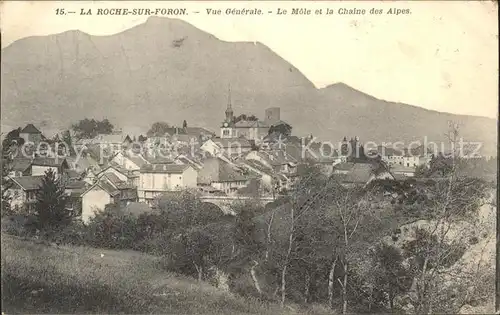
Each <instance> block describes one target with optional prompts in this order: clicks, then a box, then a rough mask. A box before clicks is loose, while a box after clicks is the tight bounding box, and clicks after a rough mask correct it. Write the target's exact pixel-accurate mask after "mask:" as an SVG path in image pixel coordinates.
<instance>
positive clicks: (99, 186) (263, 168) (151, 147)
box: [8, 102, 428, 222]
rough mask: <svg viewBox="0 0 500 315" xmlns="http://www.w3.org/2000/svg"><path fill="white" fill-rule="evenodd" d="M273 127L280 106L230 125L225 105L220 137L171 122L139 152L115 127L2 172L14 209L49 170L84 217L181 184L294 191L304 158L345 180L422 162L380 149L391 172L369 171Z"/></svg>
mask: <svg viewBox="0 0 500 315" xmlns="http://www.w3.org/2000/svg"><path fill="white" fill-rule="evenodd" d="M279 124H286V123H285V122H284V121H282V120H280V110H279V108H270V109H268V110H266V112H265V119H264V121H260V120H255V119H253V120H252V121H245V120H240V121H237V122H235V118H234V115H233V111H232V108H231V104H230V102H229V103H228V105H227V109H226V112H225V119H224V121H223V122H222V124H221V128H220V135H216V134H215V133H212V132H210V131H208V130H206V129H204V128H193V127H190V128H188V127H183V128H177V127H172V128H169V130H167V131H166V132H165V135H163V136H154V137H149V138H147V139H142V144H143V145H142V147H141V148H140V150H139V149H137V148H134V146H133V141H132V139H131V137H130V136H128V135H125V134H123V133H119V132H117V133H113V134H107V135H98V136H97V137H96V138H94V139H90V140H89V139H86V140H83V141H76V142H75V144H74V145H75V149H74V150H71V152H72V153H73V154H67V155H66V156H64V157H61V156H59V155H53V156H51V155H45V156H42V155H41V154H39V152H38V153H37V152H35V153H34V154H33V155H32V156H30V157H26V156H22V155H18V156H16V157H14V158H13V159H12V162H11V165H10V169H9V170H10V173H9V176H8V177H9V178H10V179H11V182H12V184H13V185H12V186H11V187H10V189H9V190H10V191H11V197H12V201H11V203H12V207H13V209H21V208H23V209H27V210H32V209H33V207H34V204H35V202H36V193H37V191H38V190H39V189H40V187H41V183H42V178H43V176H44V174H45V172H46V171H47V170H49V169H51V170H53V171H54V172H55V173H56V174H57V176H58V178H59V179H60V180H61V181H63V182H64V186H65V190H66V193H67V195H68V197H69V200H70V202H69V203H68V206H67V208H68V211H71V212H72V213H73V214H74V216H75V217H79V218H81V219H82V220H83V221H84V222H87V221H88V220H89V219H90V218H91V217H92V216H94V215H95V213H96V212H98V211H102V210H103V209H104V208H105V207H106V206H107V205H109V204H115V205H119V206H120V207H122V208H123V209H127V208H128V207H138V206H139V207H143V208H147V207H154V206H155V202H156V200H157V199H158V198H159V197H160V196H162V195H165V194H170V193H171V192H176V191H180V190H185V189H193V190H198V191H199V192H200V193H201V194H204V195H220V196H240V195H253V196H273V197H277V196H278V195H279V194H283V193H286V192H287V191H291V190H293V189H294V185H295V183H296V180H297V178H298V177H299V176H300V175H301V172H302V170H303V167H302V166H303V165H305V164H309V163H313V164H317V165H320V166H321V167H322V169H323V170H324V172H325V173H327V174H337V175H338V176H339V177H341V178H342V182H344V183H345V184H346V185H360V184H362V185H366V184H367V183H368V182H370V181H371V180H373V179H375V178H392V179H403V178H406V177H411V176H413V174H414V172H415V168H416V167H417V166H419V165H423V164H426V163H428V157H427V156H426V154H425V152H422V154H420V155H417V156H416V157H415V156H413V154H412V155H411V156H410V154H405V153H404V152H403V153H402V154H399V153H398V154H396V153H394V152H393V151H391V150H385V151H384V152H385V155H383V156H381V157H382V160H384V161H386V162H387V163H386V164H388V165H390V169H386V171H384V172H378V173H376V174H375V173H374V172H373V171H372V167H371V164H370V163H362V162H356V161H352V160H349V157H348V156H345V155H344V154H343V153H342V152H336V151H335V152H332V153H333V154H329V155H328V156H326V157H325V156H324V154H321V153H323V152H321V150H322V148H320V144H317V143H309V144H307V149H306V150H304V148H303V146H304V143H306V142H304V141H303V140H304V139H299V138H297V137H293V136H289V137H287V141H286V143H285V145H283V143H282V141H276V139H275V137H273V136H272V135H271V134H269V129H270V128H271V127H272V126H274V127H276V126H278V125H279ZM20 136H21V137H22V138H23V139H24V138H25V141H26V142H28V141H30V142H35V143H36V142H37V141H38V142H39V141H41V139H43V136H42V133H41V132H40V131H39V130H38V129H37V128H36V127H35V126H34V125H32V124H29V125H28V126H26V127H25V128H24V129H23V130H22V131H21V134H20ZM344 140H345V139H344ZM357 140H358V139H357V138H355V141H357ZM174 143H175V146H173V144H174ZM172 148H174V149H172ZM162 150H163V151H162ZM169 150H170V151H169ZM166 151H168V153H169V154H165V152H166ZM159 152H163V153H162V154H159ZM304 153H305V154H304Z"/></svg>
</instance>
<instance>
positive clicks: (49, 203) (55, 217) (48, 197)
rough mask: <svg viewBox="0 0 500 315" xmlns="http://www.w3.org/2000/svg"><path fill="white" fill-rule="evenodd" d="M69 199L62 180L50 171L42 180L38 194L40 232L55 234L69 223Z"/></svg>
mask: <svg viewBox="0 0 500 315" xmlns="http://www.w3.org/2000/svg"><path fill="white" fill-rule="evenodd" d="M66 203H67V198H66V194H65V191H64V186H63V185H62V183H61V181H60V179H59V178H58V177H57V175H56V173H55V172H54V171H53V170H52V169H49V170H48V171H47V172H45V176H44V177H43V178H42V184H41V186H40V189H39V190H38V192H37V194H36V216H37V218H38V225H39V230H41V231H42V230H43V231H47V232H51V231H52V232H55V231H57V230H58V229H59V228H62V227H64V226H65V225H66V224H68V223H69V221H70V219H71V217H70V214H69V212H68V211H67V210H66Z"/></svg>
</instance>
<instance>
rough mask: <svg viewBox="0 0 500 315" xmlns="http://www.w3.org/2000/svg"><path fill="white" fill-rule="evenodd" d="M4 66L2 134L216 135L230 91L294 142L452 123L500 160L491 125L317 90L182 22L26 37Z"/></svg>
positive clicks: (259, 50)
mask: <svg viewBox="0 0 500 315" xmlns="http://www.w3.org/2000/svg"><path fill="white" fill-rule="evenodd" d="M311 58H314V57H311ZM336 62H339V63H341V62H343V61H342V60H338V61H336ZM1 63H2V69H1V70H2V77H1V79H2V80H1V81H2V88H1V101H2V126H4V127H5V126H12V127H18V126H23V125H24V124H26V123H29V122H33V123H35V125H44V126H48V127H49V128H67V127H68V126H69V125H70V124H71V123H74V122H76V121H78V120H80V119H83V118H86V117H87V118H96V119H102V118H108V119H109V120H110V121H111V122H112V123H114V124H115V126H118V127H122V128H123V129H124V130H140V132H145V131H146V130H147V129H148V127H149V126H151V124H152V123H154V122H155V121H166V122H168V123H170V124H173V125H181V124H182V121H183V120H184V119H185V120H187V122H188V125H190V126H199V127H205V128H208V129H211V130H213V131H218V128H219V127H220V123H221V122H222V120H223V119H224V110H225V108H226V104H227V102H228V86H229V85H230V86H231V102H232V105H233V109H234V112H235V115H239V114H242V113H245V114H254V115H256V116H258V117H261V118H263V115H264V110H265V109H266V108H268V107H280V108H281V118H282V119H283V120H285V121H287V122H288V123H290V124H291V125H292V127H293V133H294V134H295V135H309V134H312V135H314V136H316V137H318V139H320V140H329V141H335V143H336V142H337V141H340V140H341V139H342V138H343V137H344V136H347V137H348V138H349V137H353V136H358V137H359V138H360V139H361V141H362V142H364V141H374V142H377V143H380V142H382V141H386V142H394V141H405V142H408V141H412V140H420V141H423V139H424V137H427V139H428V140H429V141H431V140H432V141H445V140H446V138H445V136H444V135H445V133H446V132H447V130H448V122H449V121H454V122H459V123H460V126H461V127H460V135H461V136H462V137H464V138H465V139H466V140H467V141H480V142H482V143H484V145H483V149H484V150H483V153H484V154H487V155H496V143H497V137H496V134H497V122H496V120H494V119H491V118H485V117H478V116H464V115H454V114H450V113H442V112H436V111H431V110H426V109H423V108H420V107H417V106H412V105H407V104H401V103H394V102H390V101H385V100H381V99H377V98H375V97H372V96H370V95H367V94H365V93H363V92H361V91H358V90H356V89H355V88H353V87H350V86H348V85H346V84H344V83H336V84H332V85H330V86H327V87H325V88H321V89H318V88H316V87H315V86H314V85H313V83H312V82H310V81H309V80H308V79H307V78H306V77H305V76H304V75H303V74H302V73H301V72H300V71H299V70H298V69H297V68H295V67H294V66H293V65H291V64H290V63H288V62H287V61H286V60H284V59H283V58H281V57H280V56H278V55H277V54H276V53H274V52H273V51H272V50H270V49H269V48H268V47H266V46H264V45H263V44H261V43H254V42H225V41H222V40H219V39H218V38H216V37H215V36H213V35H211V34H208V33H206V32H204V31H201V30H199V29H197V28H195V27H194V26H192V25H190V24H188V23H187V22H184V21H181V20H177V19H169V18H159V17H151V18H149V19H148V20H147V22H145V23H144V24H141V25H138V26H135V27H133V28H130V29H128V30H126V31H124V32H121V33H118V34H114V35H110V36H92V35H89V34H86V33H83V32H81V31H67V32H64V33H60V34H55V35H48V36H36V37H27V38H23V39H20V40H18V41H16V42H14V43H12V44H11V45H9V46H7V47H6V48H4V49H2V60H1ZM422 93H425V91H422ZM471 106H473V104H471ZM2 129H4V128H2ZM2 131H3V130H2Z"/></svg>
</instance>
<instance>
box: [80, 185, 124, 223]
mask: <svg viewBox="0 0 500 315" xmlns="http://www.w3.org/2000/svg"><path fill="white" fill-rule="evenodd" d="M81 200H82V212H81V219H82V221H83V222H84V223H88V222H89V221H90V219H91V218H92V217H94V216H95V215H96V214H97V213H99V212H102V211H104V209H105V208H106V206H107V205H109V204H119V202H120V190H118V189H117V188H115V187H114V186H113V184H111V183H110V182H109V180H108V179H107V178H100V179H99V180H97V181H96V182H95V183H94V184H93V185H91V186H90V187H89V188H87V189H86V190H85V191H84V192H83V193H82V194H81Z"/></svg>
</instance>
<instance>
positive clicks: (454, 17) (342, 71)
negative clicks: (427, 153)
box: [0, 1, 498, 118]
mask: <svg viewBox="0 0 500 315" xmlns="http://www.w3.org/2000/svg"><path fill="white" fill-rule="evenodd" d="M0 6H1V19H0V25H1V31H2V48H3V47H6V46H8V45H9V44H11V43H12V42H13V41H16V40H18V39H21V38H23V37H28V36H36V35H47V34H55V33H61V32H64V31H67V30H74V29H79V30H81V31H83V32H86V33H89V34H91V35H111V34H114V33H118V32H121V31H123V30H125V29H128V28H130V27H133V26H135V25H137V24H140V23H143V22H145V21H146V19H147V16H140V17H137V16H98V15H95V11H96V9H97V8H150V9H153V8H166V9H168V8H187V11H188V12H189V15H187V16H178V17H177V18H180V19H182V20H185V21H187V22H189V23H191V24H192V25H194V26H196V27H197V28H199V29H202V30H204V31H206V32H209V33H211V34H213V35H215V36H216V37H218V38H219V39H221V40H225V41H258V42H261V43H263V44H264V45H266V46H268V47H269V48H270V49H272V50H273V51H274V52H276V53H277V54H278V55H280V56H281V57H283V58H284V59H286V60H287V61H288V62H290V63H292V64H293V65H294V66H295V67H296V68H298V69H299V70H300V71H301V72H302V73H303V74H304V75H305V76H306V77H307V78H308V79H309V80H311V81H312V82H313V83H314V84H315V85H316V86H317V87H318V88H321V87H324V86H326V85H329V84H332V83H335V82H344V83H346V84H348V85H350V86H352V87H354V88H356V89H358V90H361V91H363V92H365V93H368V94H370V95H373V96H375V97H377V98H381V99H385V100H389V101H394V102H403V103H407V104H411V105H417V106H421V107H424V108H428V109H433V110H438V111H445V112H451V113H457V114H470V115H481V116H488V117H493V118H496V117H497V112H498V20H497V10H498V6H497V5H496V4H494V3H492V2H490V1H470V2H467V1H416V2H404V1H397V2H376V1H342V2H338V1H331V2H328V1H321V2H312V1H308V2H302V1H290V2H272V1H266V2H258V1H251V2H250V1H249V2H243V1H238V2H230V1H221V2H217V1H200V2H188V1H163V2H147V1H141V2H132V1H130V2H119V1H109V2H107V1H106V2H105V1H88V2H86V1H64V2H63V1H60V2H56V1H32V2H29V1H2V4H1V5H0ZM306 7H307V8H310V9H312V15H311V16H293V15H290V14H288V15H286V16H279V15H276V14H275V13H273V14H268V13H267V11H268V10H272V11H273V12H275V11H276V9H277V8H282V9H287V10H288V11H289V13H290V11H291V9H292V8H306ZM56 8H64V9H65V10H66V11H76V12H77V14H73V15H63V16H58V15H56V13H55V10H56ZM82 8H84V9H85V10H86V9H89V8H90V9H93V10H94V15H92V16H80V15H79V12H80V9H82ZM207 8H213V9H217V8H220V9H223V11H224V10H225V9H227V8H261V9H262V10H263V11H264V12H266V13H265V14H264V15H263V16H228V15H225V14H223V15H221V16H209V15H207V13H206V9H207ZM326 8H330V9H332V10H333V11H334V12H335V14H334V15H325V10H326ZM340 8H346V9H351V8H358V9H365V10H366V11H367V12H366V15H364V16H363V15H338V14H337V11H338V9H340ZM371 8H376V9H383V10H384V12H386V11H387V10H388V9H389V8H398V9H410V10H411V14H410V15H398V16H395V15H387V14H382V15H369V14H368V11H369V10H370V9H371ZM315 9H322V10H323V15H314V11H315ZM193 11H199V12H200V13H198V14H195V13H193Z"/></svg>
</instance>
